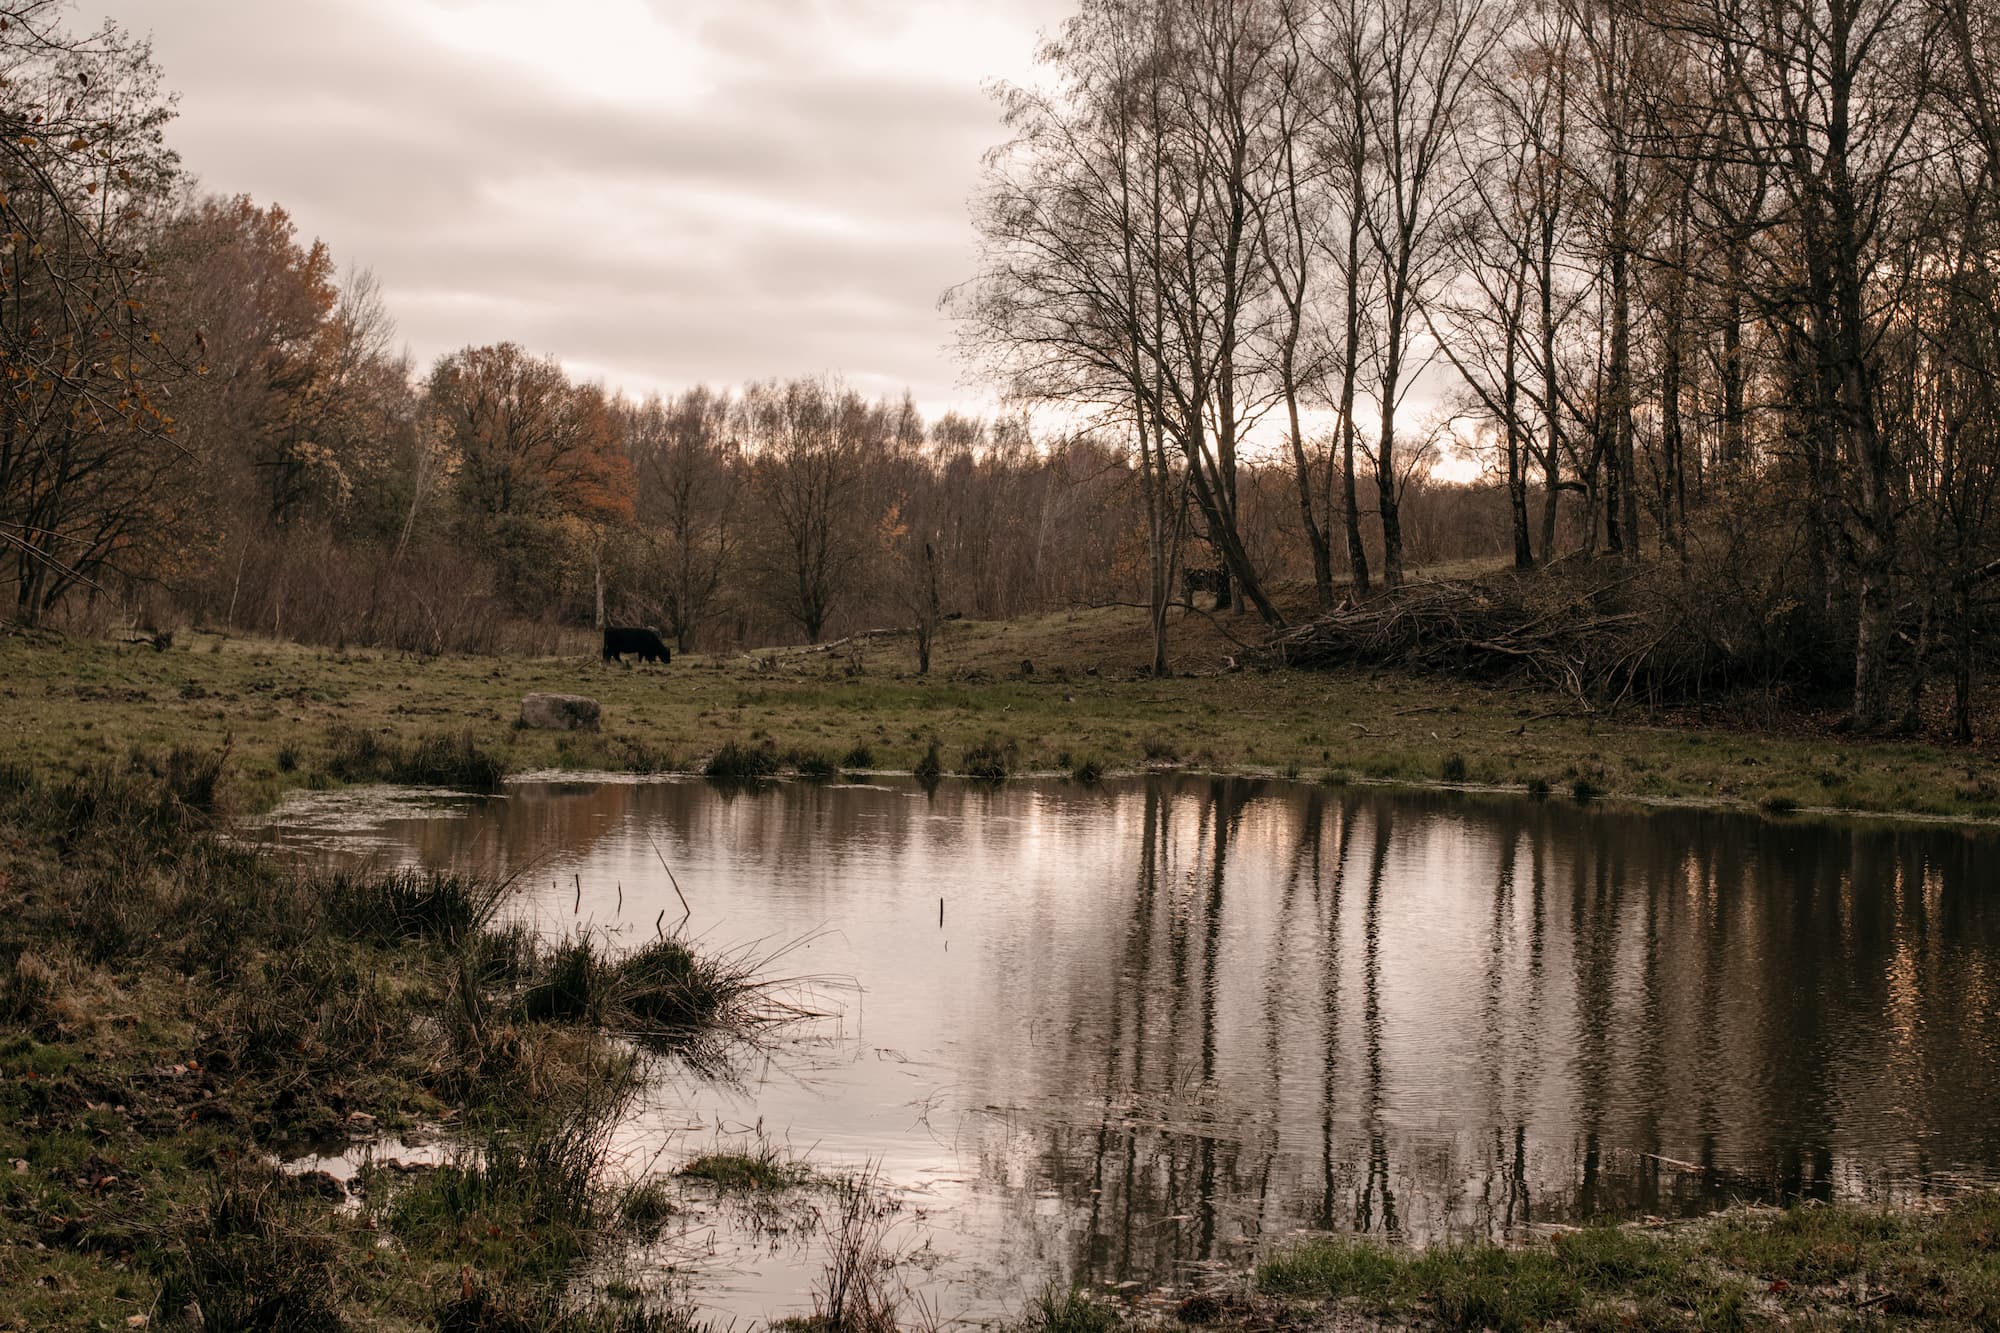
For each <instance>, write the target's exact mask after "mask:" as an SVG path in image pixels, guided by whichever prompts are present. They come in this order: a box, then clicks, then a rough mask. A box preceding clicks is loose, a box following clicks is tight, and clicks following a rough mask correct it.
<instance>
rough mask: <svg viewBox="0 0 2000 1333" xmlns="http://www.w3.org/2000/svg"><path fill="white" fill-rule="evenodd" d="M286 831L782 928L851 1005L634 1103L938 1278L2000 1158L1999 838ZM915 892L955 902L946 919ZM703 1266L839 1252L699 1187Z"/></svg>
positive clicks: (1431, 799) (482, 805)
mask: <svg viewBox="0 0 2000 1333" xmlns="http://www.w3.org/2000/svg"><path fill="white" fill-rule="evenodd" d="M281 813H282V820H283V824H284V830H285V831H284V833H283V835H282V837H283V840H284V841H286V842H289V843H291V844H293V845H295V846H302V847H305V848H308V849H317V850H319V851H320V852H322V853H324V854H328V855H340V856H350V855H357V854H358V855H364V856H368V857H372V858H374V859H376V860H379V861H385V862H394V863H413V864H420V865H426V866H438V867H445V866H455V867H462V868H469V869H476V870H483V871H490V872H499V873H502V874H515V873H519V874H520V875H521V876H522V879H523V883H524V884H525V885H526V893H525V895H524V897H523V898H522V900H521V910H522V911H523V912H524V913H525V914H526V915H527V916H528V917H529V918H530V919H532V920H535V921H536V922H538V923H539V924H541V925H542V926H543V927H544V928H545V929H547V930H548V931H550V932H551V933H561V932H564V931H569V930H574V929H577V928H579V927H588V928H590V929H593V930H607V931H611V932H613V933H614V934H613V937H614V938H618V939H625V940H630V941H635V942H636V941H638V940H641V939H644V938H649V937H650V936H651V935H652V933H653V930H654V927H655V922H656V920H657V919H658V914H659V913H660V912H661V911H662V910H665V911H666V920H667V922H668V923H669V924H671V923H672V922H673V921H674V920H675V918H677V917H678V916H679V915H680V913H681V908H680V901H679V899H678V898H677V897H676V896H675V893H674V890H673V888H672V887H671V886H670V885H669V884H668V882H667V877H666V875H665V874H664V873H663V872H662V870H661V861H660V859H661V857H662V856H664V857H665V859H666V860H667V861H668V862H669V863H671V865H672V866H673V869H674V873H675V875H676V876H677V877H678V879H679V882H680V885H681V888H682V889H683V890H684V891H685V893H686V895H687V898H688V900H689V902H690V904H691V906H692V909H693V917H692V920H691V922H690V923H689V926H688V929H689V931H690V932H691V933H693V934H696V935H698V936H700V937H702V938H703V939H704V940H705V941H706V942H707V943H708V944H709V945H710V946H712V947H717V948H732V947H736V946H752V947H754V948H756V949H759V950H762V951H765V952H770V951H773V950H777V949H780V948H784V947H785V946H791V947H790V949H789V952H786V953H784V954H783V956H782V957H781V958H780V959H779V960H778V961H777V962H776V963H775V964H774V965H773V967H774V970H775V971H777V972H779V973H783V974H787V975H793V974H796V975H800V976H812V977H817V978H821V979H822V980H823V982H824V983H825V984H822V985H820V986H817V987H816V988H815V989H814V990H813V992H812V993H813V994H814V995H815V996H817V997H818V998H819V1000H820V1001H822V1002H823V1003H824V1004H825V1005H826V1006H827V1007H828V1008H830V1009H832V1010H837V1015H836V1016H835V1017H832V1018H829V1019H827V1020H825V1021H822V1022H816V1023H812V1024H809V1025H807V1026H806V1027H804V1028H803V1029H801V1030H799V1031H797V1032H795V1033H793V1034H792V1035H791V1036H790V1037H788V1038H786V1039H785V1040H783V1041H781V1042H780V1043H779V1045H778V1046H777V1048H776V1049H775V1050H773V1051H771V1052H769V1053H768V1054H767V1055H765V1056H764V1057H762V1058H760V1059H758V1060H756V1061H755V1062H754V1063H752V1064H750V1065H749V1066H748V1067H746V1068H744V1069H742V1070H741V1071H740V1074H739V1077H738V1078H737V1079H736V1081H735V1082H734V1084H733V1085H721V1084H714V1083H708V1082H704V1081H701V1080H697V1079H695V1078H693V1077H692V1076H686V1077H681V1078H676V1079H674V1080H672V1085H671V1086H670V1087H665V1088H662V1089H661V1090H660V1092H659V1095H657V1096H655V1097H653V1098H650V1099H649V1101H648V1105H647V1107H646V1108H645V1109H644V1110H643V1111H642V1112H640V1113H639V1114H638V1115H637V1116H636V1117H635V1120H634V1123H633V1125H632V1126H631V1127H630V1131H629V1136H628V1137H629V1141H630V1144H631V1145H632V1146H633V1149H634V1151H636V1152H639V1153H640V1154H641V1155H642V1156H644V1157H645V1158H646V1159H647V1160H651V1161H656V1162H657V1164H658V1165H659V1167H660V1168H662V1169H667V1168H671V1166H672V1165H673V1163H674V1162H675V1161H677V1160H679V1159H680V1158H681V1157H682V1156H685V1155H687V1154H690V1153H693V1152H697V1151H701V1150H704V1149H707V1148H710V1147H714V1146H716V1145H717V1143H718V1142H720V1143H722V1144H724V1145H740V1144H741V1143H742V1142H743V1141H744V1140H743V1137H742V1136H743V1135H744V1134H746V1133H747V1132H748V1131H750V1130H751V1128H752V1127H754V1126H757V1125H759V1124H761V1127H762V1130H763V1131H764V1132H765V1133H766V1134H768V1135H770V1136H771V1137H773V1138H775V1139H776V1140H778V1141H779V1142H781V1143H789V1144H790V1145H791V1146H792V1147H793V1148H794V1149H796V1150H799V1151H802V1152H809V1154H810V1159H811V1160H812V1161H813V1162H815V1163H816V1164H819V1165H820V1166H822V1167H829V1166H830V1167H847V1166H859V1165H861V1164H863V1163H870V1162H873V1163H879V1166H880V1170H881V1172H882V1173H883V1175H884V1176H885V1177H886V1178H887V1179H888V1181H889V1182H891V1183H892V1184H893V1185H894V1186H896V1187H897V1188H898V1189H899V1190H900V1191H901V1193H902V1197H903V1199H904V1202H905V1209H904V1214H903V1220H902V1222H900V1223H899V1224H898V1225H899V1227H902V1228H903V1233H902V1236H901V1241H902V1243H904V1244H906V1245H912V1246H915V1245H925V1244H927V1245H928V1247H929V1249H928V1251H927V1254H926V1263H927V1264H928V1270H927V1271H926V1272H924V1273H922V1274H921V1275H920V1277H919V1279H918V1280H919V1282H921V1283H923V1284H925V1285H926V1287H927V1291H928V1294H929V1295H930V1297H931V1299H933V1300H934V1301H935V1302H937V1303H938V1304H939V1305H940V1306H941V1307H942V1308H943V1312H944V1313H946V1314H948V1315H949V1314H955V1313H961V1312H967V1311H970V1312H973V1313H979V1312H982V1311H985V1312H992V1311H995V1310H1002V1309H1005V1308H1008V1307H1009V1305H1010V1303H1012V1304H1018V1302H1019V1300H1020V1298H1021V1296H1022V1294H1023V1293H1025V1292H1027V1291H1030V1290H1032V1289H1034V1288H1035V1287H1036V1286H1038V1285H1039V1284H1040V1282H1041V1281H1042V1280H1043V1279H1044V1278H1045V1277H1046V1276H1047V1275H1049V1274H1050V1273H1064V1274H1068V1275H1071V1276H1074V1277H1077V1278H1081V1279H1083V1280H1086V1281H1091V1282H1097V1283H1112V1284H1116V1283H1128V1282H1130V1283H1141V1284H1148V1285H1152V1284H1160V1283H1170V1282H1173V1281H1176V1280H1178V1279H1180V1278H1183V1277H1184V1276H1185V1275H1186V1271H1187V1269H1188V1267H1189V1266H1190V1265H1200V1264H1206V1263H1228V1264H1236V1263H1240V1262H1243V1261H1245V1260H1247V1259H1249V1258H1251V1257H1254V1254H1255V1253H1256V1251H1257V1250H1258V1248H1259V1247H1260V1246H1265V1245H1269V1244H1270V1243H1272V1242H1273V1241H1275V1240H1283V1239H1284V1238H1286V1237H1289V1236H1292V1235H1294V1234H1295V1233H1297V1232H1298V1231H1300V1230H1335V1231H1352V1232H1369V1233H1377V1234H1381V1235H1386V1236H1391V1237H1397V1238H1404V1239H1409V1240H1413V1241H1418V1242H1423V1241H1428V1240H1435V1239H1439V1238H1443V1237H1455V1238H1456V1237H1467V1236H1475V1237H1495V1238H1498V1237H1509V1236H1518V1235H1520V1234H1522V1233H1523V1232H1524V1231H1525V1230H1526V1229H1527V1228H1530V1227H1532V1226H1535V1225H1538V1224H1544V1223H1551V1222H1574V1221H1580V1220H1583V1219H1586V1218H1592V1217H1604V1216H1607V1215H1609V1216H1619V1217H1624V1216H1635V1215H1675V1214H1686V1213H1692V1212H1698V1211H1701V1210H1705V1209H1709V1208H1713V1207H1716V1206H1718V1205H1721V1204H1724V1203H1727V1202H1729V1201H1731V1200H1735V1199H1741V1198H1775V1197H1793V1196H1798V1195H1808V1196H1817V1197H1834V1196H1838V1197H1867V1198H1882V1197H1896V1196H1902V1195H1907V1194H1910V1193H1913V1192H1917V1191H1924V1190H1940V1189H1951V1188H1956V1187H1960V1186H1962V1185H1963V1184H1964V1183H1965V1182H1967V1181H1970V1180H1991V1179H1994V1178H1996V1173H2000V839H1996V837H1995V835H1994V834H1993V832H1992V831H1990V830H1980V831H1963V830H1946V829H1934V828H1933V829H1911V828H1892V827H1885V826H1880V825H1876V826H1869V825H1840V824H1820V823H1812V822H1805V821H1796V822H1792V821H1788V822H1768V821H1764V820H1761V819H1757V818H1754V817H1744V816H1738V815H1731V814H1721V813H1715V812H1702V811H1689V810H1661V811H1633V810H1620V809H1587V808H1579V807H1577V806H1575V805H1573V804H1571V803H1569V802H1566V801H1550V802H1544V803H1536V802H1531V801H1527V800H1515V799H1497V798H1481V797H1472V796H1463V795H1456V794H1449V793H1409V792H1387V791H1381V790H1373V789H1361V788H1349V789H1342V790H1322V789H1317V788H1312V787H1306V786H1302V785H1298V784H1292V783H1282V782H1273V781H1255V780H1238V779H1209V778H1195V777H1178V776H1174V777H1153V778H1147V779H1143V780H1140V779H1134V780H1131V781H1126V782H1117V783H1107V784H1105V785H1104V786H1102V787H1099V788H1094V789H1092V788H1080V787H1076V786H1072V785H1069V784H1062V783H1042V782H1014V783H1010V784H1008V785H1006V786H1004V787H999V788H990V789H989V788H968V787H963V786H955V785H951V784H947V785H945V786H943V787H940V788H939V789H938V790H937V791H935V792H934V793H932V794H930V795H926V794H925V793H924V792H923V791H922V790H921V789H919V788H917V787H915V786H912V785H909V784H907V783H901V784H899V783H896V782H893V781H889V782H884V783H880V784H869V785H851V786H850V785H837V786H825V787H820V786H810V785H803V784H778V785H774V786H771V787H769V788H767V789H765V790H763V791H760V792H755V793H740V794H734V795H729V794H725V793H722V792H719V791H717V790H715V789H713V788H711V787H709V786H707V785H705V784H702V783H699V782H686V781H669V782H629V781H627V782H619V781H605V782H574V781H565V782H527V783H520V784H515V785H511V786H510V787H509V788H508V790H507V794H506V795H505V796H504V797H501V798H496V799H491V800H484V801H474V802H465V803H454V804H453V805H451V806H450V807H448V808H444V809H438V808H430V809H426V810H423V811H420V812H417V813H409V812H407V811H405V812H403V813H397V812H396V810H395V809H394V808H393V807H390V806H384V805H381V804H375V805H367V804H364V805H362V806H360V807H358V809H357V808H355V807H349V806H343V805H342V804H341V803H340V802H338V801H331V802H329V801H327V800H325V798H320V800H318V801H317V802H315V801H313V800H308V801H306V802H303V803H300V804H295V805H293V806H290V807H288V808H287V809H286V810H285V811H283V812H281ZM940 900H942V920H940V905H941V904H940ZM680 1240H681V1242H682V1248H683V1249H684V1250H686V1249H693V1250H697V1251H699V1252H700V1257H701V1264H700V1271H701V1274H702V1275H701V1278H700V1280H699V1285H698V1289H697V1297H698V1299H699V1300H700V1301H701V1302H702V1303H703V1304H704V1305H705V1306H706V1307H707V1308H708V1309H709V1310H710V1311H711V1312H714V1313H719V1314H726V1315H731V1316H738V1317H743V1318H748V1319H763V1318H768V1317H774V1316H777V1315H781V1314H784V1313H786V1312H788V1311H790V1312H796V1311H797V1310H800V1309H802V1308H809V1305H810V1288H811V1284H812V1281H813V1279H814V1277H815V1276H816V1274H817V1271H818V1266H819V1262H820V1259H821V1257H822V1256H821V1254H820V1253H819V1251H818V1250H817V1248H815V1247H814V1246H812V1245H809V1244H805V1243H799V1244H788V1243H785V1242H784V1241H783V1240H782V1239H781V1238H776V1237H773V1236H771V1235H769V1234H760V1233H759V1232H758V1230H757V1228H756V1227H755V1226H754V1225H753V1224H752V1223H751V1222H749V1221H746V1220H744V1219H742V1218H735V1217H732V1216H731V1215H730V1214H728V1213H727V1212H717V1213H711V1214H708V1215H706V1216H703V1217H701V1218H699V1219H698V1220H697V1222H695V1223H694V1224H693V1225H692V1227H691V1230H690V1231H689V1232H688V1233H686V1234H683V1235H682V1236H681V1237H680Z"/></svg>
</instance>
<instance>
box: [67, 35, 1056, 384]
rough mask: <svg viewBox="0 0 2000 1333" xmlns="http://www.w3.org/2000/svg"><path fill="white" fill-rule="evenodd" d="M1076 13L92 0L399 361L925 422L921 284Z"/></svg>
mask: <svg viewBox="0 0 2000 1333" xmlns="http://www.w3.org/2000/svg"><path fill="white" fill-rule="evenodd" d="M1069 8H1070V3H1069V0H1019V2H1018V3H1015V4H1012V5H1007V6H1001V5H992V4H982V3H978V0H589V3H583V2H581V0H577V2H573V3H570V4H566V5H563V6H555V5H551V4H548V3H546V0H286V2H285V3H283V4H272V3H269V0H178V2H177V3H175V4H174V5H172V6H170V7H164V6H159V5H157V4H153V3H146V2H145V0H95V3H93V2H92V0H84V2H83V3H82V4H80V5H79V6H78V10H77V18H78V20H79V22H82V23H89V22H93V21H95V20H96V19H97V18H98V17H99V16H100V14H108V15H109V16H110V17H113V18H114V19H116V20H117V21H118V22H120V23H121V24H123V25H125V26H127V27H129V28H132V29H134V30H136V31H142V32H143V31H146V30H148V29H150V30H151V31H152V32H153V34H154V39H155V54H156V58H157V59H158V61H159V63H160V64H161V66H162V68H163V69H164V71H165V74H166V79H167V83H168V85H169V86H170V87H174V88H176V89H178V90H179V91H180V94H181V102H180V107H181V120H180V123H179V124H178V125H177V126H176V129H175V131H174V133H173V136H172V137H173V140H174V142H175V143H176V145H177V146H178V147H179V148H180V150H181V153H182V155H183V158H184V160H185V161H186V163H187V165H188V166H189V168H190V169H191V170H192V171H194V172H195V173H196V174H197V175H198V176H200V177H201V179H202V181H203V183H204V185H205V186H206V187H207V188H209V189H212V190H216V191H219V192H226V193H236V192H247V193H249V194H251V195H253V196H254V197H256V198H257V199H258V200H259V201H260V202H263V201H275V202H278V203H281V204H283V205H284V206H285V207H286V208H287V209H288V210H290V211H291V213H292V214H293V216H294V218H295V219H296V220H297V221H298V223H299V226H300V229H301V231H303V232H306V233H308V234H310V235H315V236H318V237H320V238H322V239H324V240H326V241H327V243H328V244H329V245H330V246H332V248H333V250H334V253H335V255H336V257H337V258H338V259H339V260H341V261H342V262H346V263H354V264H358V265H362V266H366V267H370V268H372V269H374V270H375V272H376V274H377V276H378V277H379V278H380V279H381V281H382V286H383V291H384V294H385V296H386V298H387V300H388V302H389V305H390V308H391V309H392V311H393V312H394V313H395V314H396V316H397V317H398V320H399V324H400V328H401V331H402V334H403V336H404V338H405V339H406V340H407V341H408V343H409V344H410V347H411V350H412V351H413V353H414V354H415V355H416V356H417V358H418V360H419V362H425V361H428V360H430V359H431V358H434V357H436V356H438V355H441V354H443V353H446V352H448V351H451V350H453V349H454V348H457V347H460V346H464V345H466V344H469V343H481V342H491V341H498V340H501V339H513V340H515V341H519V342H521V343H524V344H526V345H527V346H529V347H531V348H533V349H534V350H536V351H538V352H547V353H553V354H555V355H557V356H559V357H561V358H563V359H564V360H565V362H567V363H568V364H570V365H571V367H572V368H573V369H575V370H578V371H579V372H581V373H588V374H590V375H592V376H594V377H597V378H601V379H603V380H605V381H606V382H607V383H609V384H611V385H613V386H614V387H624V388H626V389H629V390H633V391H640V392H643V391H646V390H650V389H653V388H673V387H677V386H681V385H685V384H690V383H695V382H701V381H706V382H711V383H713V382H741V381H744V380H749V379H755V378H763V377H767V376H773V375H790V374H803V373H814V372H819V371H835V372H842V373H846V374H847V375H848V376H849V378H850V379H852V380H853V381H854V382H855V383H856V384H857V385H858V386H861V387H864V388H867V389H870V390H877V389H881V390H888V389H899V388H901V387H902V386H904V385H907V386H909V387H910V388H911V389H912V390H913V391H914V392H915V393H916V395H917V397H918V399H919V401H920V402H923V403H924V404H926V405H927V406H930V407H933V408H936V409H941V408H942V407H943V406H945V405H946V404H947V403H948V402H950V401H952V400H953V399H954V398H956V397H960V396H963V395H962V393H961V391H960V390H959V389H958V387H957V385H958V380H959V378H960V375H961V371H960V368H959V366H958V365H957V363H956V362H955V361H954V359H953V357H952V354H951V351H950V347H949V344H950V339H951V329H950V327H949V324H948V322H947V321H946V320H945V319H944V318H943V316H941V315H940V314H939V313H938V311H937V308H936V303H937V298H938V295H939V294H940V292H941V291H942V290H943V289H944V288H945V287H947V286H949V285H950V284H952V283H954V282H957V281H959V280H961V279H963V278H964V277H966V276H967V275H968V274H969V273H970V271H971V269H972V264H973V234H972V230H971V227H970V225H969V223H968V221H967V215H966V200H967V198H968V196H969V195H970V194H971V192H972V190H973V189H974V187H975V185H976V182H977V177H978V164H979V157H980V154H981V153H982V152H983V151H984V150H985V149H986V148H988V147H990V146H991V145H992V144H994V143H995V142H997V141H998V140H999V138H1000V137H1001V134H1002V129H1001V126H1000V122H999V116H998V113H997V111H996V109H995V108H994V106H993V105H992V103H991V101H990V100H989V99H988V98H987V96H986V95H985V93H984V91H983V89H982V86H981V85H982V82H983V81H984V80H986V79H988V78H993V77H1006V78H1019V77H1023V76H1024V75H1026V74H1027V72H1028V70H1029V68H1030V56H1031V53H1032V50H1033V47H1034V43H1035V40H1036V33H1037V30H1038V29H1039V28H1042V27H1048V26H1052V25H1054V24H1056V23H1058V22H1060V21H1061V19H1062V18H1063V17H1064V15H1065V14H1066V12H1067V11H1068V9H1069Z"/></svg>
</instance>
